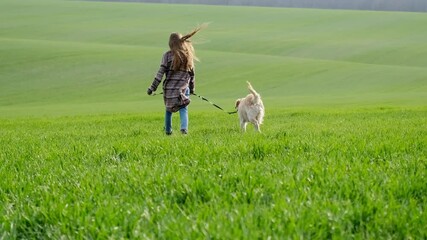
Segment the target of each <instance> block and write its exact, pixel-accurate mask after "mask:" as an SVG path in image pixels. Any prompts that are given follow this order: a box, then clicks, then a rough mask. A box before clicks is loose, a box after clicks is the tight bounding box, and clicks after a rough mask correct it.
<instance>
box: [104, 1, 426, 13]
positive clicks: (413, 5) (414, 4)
mask: <svg viewBox="0 0 427 240" xmlns="http://www.w3.org/2000/svg"><path fill="white" fill-rule="evenodd" d="M98 1H118V2H151V3H184V4H209V5H242V6H266V7H267V6H268V7H290V8H324V9H355V10H379V11H409V12H427V0H98Z"/></svg>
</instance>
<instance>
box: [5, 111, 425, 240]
mask: <svg viewBox="0 0 427 240" xmlns="http://www.w3.org/2000/svg"><path fill="white" fill-rule="evenodd" d="M190 117H191V119H190V120H191V123H192V124H191V128H190V134H189V135H188V136H181V135H180V134H176V133H175V134H174V135H172V136H171V137H167V136H166V135H164V134H163V131H162V128H161V127H162V122H163V118H162V117H161V116H159V114H149V115H144V116H141V115H140V114H126V115H124V114H120V115H106V116H86V117H61V118H37V119H21V120H2V121H0V127H1V129H2V131H1V135H0V137H1V138H0V139H1V140H0V159H1V162H2V164H1V167H0V172H1V176H2V181H1V183H0V184H1V185H0V202H1V204H0V213H1V214H0V232H1V233H2V235H1V237H3V238H5V239H9V238H12V239H14V238H18V239H22V238H24V239H31V238H45V237H49V238H53V239H58V238H61V236H62V237H65V238H69V239H82V238H89V239H91V238H114V239H117V238H137V239H139V238H150V239H153V238H154V239H158V238H160V239H200V238H215V239H218V238H220V239H239V238H244V239H248V238H250V239H258V238H261V239H267V238H269V237H272V238H273V239H277V238H280V239H283V238H318V239H327V238H345V239H348V238H356V239H358V238H369V239H379V238H393V239H405V238H407V239H423V238H426V237H427V231H426V230H425V226H426V224H427V217H426V214H425V211H426V201H427V195H426V192H427V185H426V184H425V182H426V178H427V175H426V173H427V171H426V170H427V169H426V166H427V159H426V155H427V152H426V149H427V139H426V136H427V130H426V129H427V128H426V127H427V125H426V122H425V117H426V112H425V111H411V110H399V109H376V110H372V109H371V110H368V111H338V112H335V111H320V112H316V111H272V112H271V113H270V114H269V115H268V117H267V119H266V122H265V125H264V126H263V131H264V133H263V134H256V133H255V132H254V130H253V128H252V127H251V128H248V132H247V133H246V134H241V133H240V132H239V129H238V122H237V119H236V116H230V115H226V114H224V115H219V116H217V115H214V114H212V113H197V114H193V115H190ZM176 120H177V118H176V117H175V125H174V128H175V129H176V127H177V125H176V124H177V123H178V122H177V121H176ZM1 237H0V238H1Z"/></svg>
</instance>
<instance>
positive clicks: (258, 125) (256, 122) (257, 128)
mask: <svg viewBox="0 0 427 240" xmlns="http://www.w3.org/2000/svg"><path fill="white" fill-rule="evenodd" d="M253 124H254V126H255V130H256V131H257V132H261V129H260V124H259V122H258V121H257V120H254V121H253Z"/></svg>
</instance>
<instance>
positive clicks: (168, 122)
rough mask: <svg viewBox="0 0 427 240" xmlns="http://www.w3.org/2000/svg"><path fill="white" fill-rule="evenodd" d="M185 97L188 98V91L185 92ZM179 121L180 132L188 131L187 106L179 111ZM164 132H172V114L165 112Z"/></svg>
mask: <svg viewBox="0 0 427 240" xmlns="http://www.w3.org/2000/svg"><path fill="white" fill-rule="evenodd" d="M185 95H186V96H190V89H188V88H187V90H185ZM179 119H180V121H181V130H186V131H187V130H188V106H186V107H184V108H181V109H179ZM165 131H166V133H171V132H172V112H169V111H168V110H166V114H165Z"/></svg>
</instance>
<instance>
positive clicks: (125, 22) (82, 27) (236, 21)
mask: <svg viewBox="0 0 427 240" xmlns="http://www.w3.org/2000/svg"><path fill="white" fill-rule="evenodd" d="M203 22H211V24H210V26H209V27H208V28H207V29H206V30H205V31H203V32H201V33H200V34H199V35H198V36H197V37H196V38H195V41H196V42H198V43H199V44H197V45H196V50H197V54H198V56H199V58H200V59H201V62H199V63H198V64H197V93H198V94H201V95H203V96H206V97H208V98H209V99H210V100H212V101H214V102H216V103H218V104H219V105H222V106H224V107H225V108H232V107H233V102H234V100H235V99H236V98H238V97H241V96H244V95H245V94H246V93H247V90H246V85H245V81H247V80H249V81H251V82H252V83H253V85H254V86H255V88H256V89H257V90H258V91H259V92H260V93H261V94H262V95H263V96H264V99H265V102H266V106H267V107H269V108H295V107H298V108H300V107H302V108H316V107H341V106H344V107H347V106H351V107H354V106H357V107H364V106H405V107H407V106H426V105H427V67H426V66H427V32H426V31H425V29H424V28H425V26H426V24H427V16H426V15H425V14H422V13H398V12H369V11H337V10H308V9H283V8H280V9H275V8H258V7H223V6H196V5H160V4H139V3H114V2H84V1H56V0H55V1H53V0H37V1H35V0H30V1H13V0H3V1H1V2H0V75H1V78H0V85H1V88H0V113H1V116H22V115H47V116H50V115H69V114H87V113H117V112H141V111H153V110H155V109H156V110H158V109H161V108H163V106H162V100H161V97H148V96H146V94H145V91H146V88H147V87H148V86H149V84H150V83H151V81H152V79H153V77H154V75H155V73H156V71H157V69H158V66H159V62H160V58H161V55H162V53H163V52H164V51H166V50H167V40H168V36H169V34H170V32H173V31H179V32H187V31H189V30H191V29H192V28H193V27H194V26H196V25H197V24H199V23H203ZM192 108H193V109H199V110H206V109H210V108H211V106H209V105H208V104H206V103H204V102H201V101H197V100H195V101H193V104H192Z"/></svg>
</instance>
